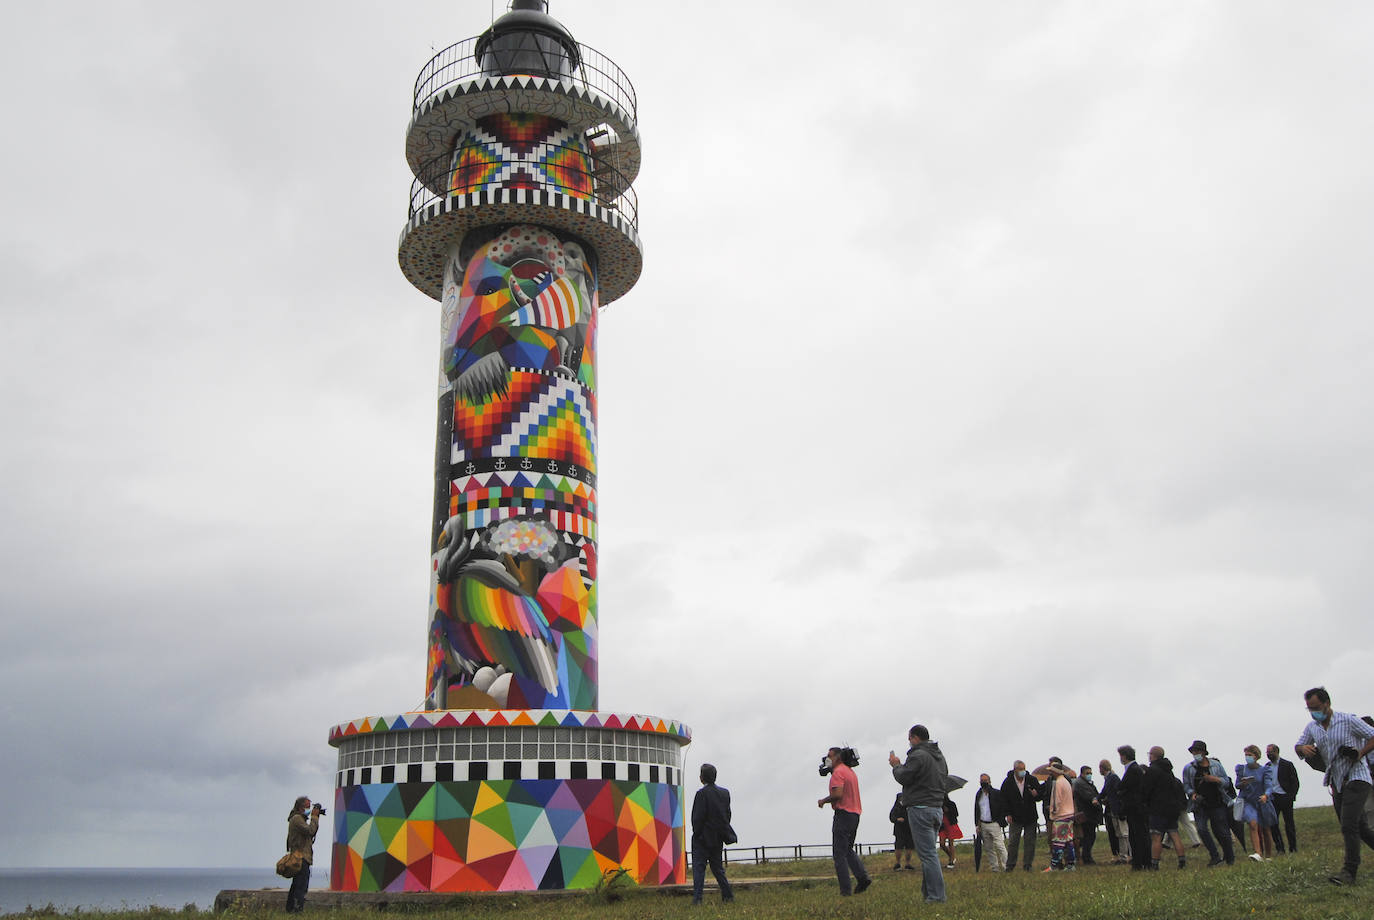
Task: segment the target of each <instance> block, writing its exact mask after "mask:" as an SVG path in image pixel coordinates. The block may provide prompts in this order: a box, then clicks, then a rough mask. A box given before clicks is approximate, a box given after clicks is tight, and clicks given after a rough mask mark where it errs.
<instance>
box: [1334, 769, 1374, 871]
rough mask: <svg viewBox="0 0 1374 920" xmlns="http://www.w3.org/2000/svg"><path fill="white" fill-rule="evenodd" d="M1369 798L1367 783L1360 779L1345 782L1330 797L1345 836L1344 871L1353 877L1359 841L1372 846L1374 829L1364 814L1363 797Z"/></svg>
mask: <svg viewBox="0 0 1374 920" xmlns="http://www.w3.org/2000/svg"><path fill="white" fill-rule="evenodd" d="M1367 798H1369V783H1366V782H1365V781H1364V780H1362V779H1356V780H1351V781H1350V782H1347V783H1346V784H1345V785H1344V786H1343V787H1342V788H1341V791H1340V792H1337V793H1335V794H1334V795H1332V797H1331V804H1332V805H1333V806H1334V807H1335V809H1336V816H1337V817H1339V818H1340V819H1341V836H1342V837H1344V838H1345V866H1344V869H1345V871H1346V872H1348V873H1350V875H1351V876H1352V877H1354V875H1355V873H1356V872H1358V871H1359V869H1360V842H1361V841H1363V842H1364V843H1365V845H1366V846H1369V847H1374V829H1371V828H1370V826H1369V820H1368V819H1367V818H1366V817H1365V814H1364V803H1365V799H1367Z"/></svg>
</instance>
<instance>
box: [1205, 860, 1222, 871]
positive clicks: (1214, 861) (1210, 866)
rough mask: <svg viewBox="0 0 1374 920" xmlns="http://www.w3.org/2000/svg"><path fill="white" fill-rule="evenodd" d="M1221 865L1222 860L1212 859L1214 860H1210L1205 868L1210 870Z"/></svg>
mask: <svg viewBox="0 0 1374 920" xmlns="http://www.w3.org/2000/svg"><path fill="white" fill-rule="evenodd" d="M1221 863H1222V860H1220V859H1214V860H1212V861H1211V862H1209V863H1208V864H1207V868H1208V869H1210V868H1212V867H1213V866H1219V865H1221Z"/></svg>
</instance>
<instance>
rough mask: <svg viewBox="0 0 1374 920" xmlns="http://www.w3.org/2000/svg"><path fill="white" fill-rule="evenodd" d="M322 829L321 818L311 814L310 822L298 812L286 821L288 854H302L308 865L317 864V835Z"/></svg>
mask: <svg viewBox="0 0 1374 920" xmlns="http://www.w3.org/2000/svg"><path fill="white" fill-rule="evenodd" d="M319 829H320V816H319V815H318V814H313V813H312V814H311V815H310V820H309V821H307V820H306V819H305V815H303V814H301V813H300V812H296V813H295V814H294V815H292V816H291V817H289V818H287V819H286V852H288V853H297V852H298V853H300V854H301V855H302V856H304V857H305V861H306V862H308V863H312V864H313V863H314V862H315V834H316V833H318V832H319Z"/></svg>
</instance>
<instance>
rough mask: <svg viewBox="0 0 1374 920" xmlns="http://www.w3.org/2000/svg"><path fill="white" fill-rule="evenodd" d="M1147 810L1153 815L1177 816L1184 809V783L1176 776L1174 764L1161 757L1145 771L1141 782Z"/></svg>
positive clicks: (1161, 816) (1162, 816) (1163, 816)
mask: <svg viewBox="0 0 1374 920" xmlns="http://www.w3.org/2000/svg"><path fill="white" fill-rule="evenodd" d="M1140 788H1141V795H1142V797H1143V798H1144V800H1145V811H1146V813H1147V814H1149V815H1151V816H1157V817H1160V818H1176V817H1178V815H1179V813H1180V812H1181V811H1183V799H1182V794H1183V793H1182V791H1181V789H1182V784H1181V783H1180V782H1179V780H1178V777H1176V776H1174V765H1173V764H1172V763H1170V762H1169V758H1167V757H1161V758H1159V759H1158V760H1156V761H1155V762H1154V763H1152V764H1150V768H1149V769H1148V770H1146V771H1145V778H1144V779H1142V780H1141V783H1140Z"/></svg>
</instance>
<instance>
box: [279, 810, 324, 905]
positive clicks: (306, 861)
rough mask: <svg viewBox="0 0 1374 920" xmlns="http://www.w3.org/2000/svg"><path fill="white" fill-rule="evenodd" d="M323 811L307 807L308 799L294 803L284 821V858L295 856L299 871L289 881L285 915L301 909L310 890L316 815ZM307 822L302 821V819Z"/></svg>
mask: <svg viewBox="0 0 1374 920" xmlns="http://www.w3.org/2000/svg"><path fill="white" fill-rule="evenodd" d="M323 813H324V809H323V808H321V807H320V806H319V805H318V804H315V805H311V804H310V798H309V796H304V795H303V796H301V797H299V798H298V799H296V804H295V805H292V806H291V814H289V815H287V818H286V854H287V856H290V855H291V854H292V853H298V854H300V857H301V868H300V871H299V872H297V873H296V874H295V875H294V876H292V877H291V889H290V890H289V891H287V892H286V912H287V913H294V912H296V911H298V910H301V909H303V908H304V907H305V893H306V891H308V890H309V888H310V864H311V863H313V862H314V861H315V834H316V833H318V832H319V829H320V815H321V814H323ZM307 814H308V815H310V819H309V820H306V817H305V816H306V815H307Z"/></svg>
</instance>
